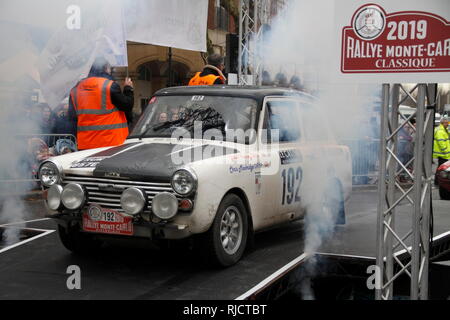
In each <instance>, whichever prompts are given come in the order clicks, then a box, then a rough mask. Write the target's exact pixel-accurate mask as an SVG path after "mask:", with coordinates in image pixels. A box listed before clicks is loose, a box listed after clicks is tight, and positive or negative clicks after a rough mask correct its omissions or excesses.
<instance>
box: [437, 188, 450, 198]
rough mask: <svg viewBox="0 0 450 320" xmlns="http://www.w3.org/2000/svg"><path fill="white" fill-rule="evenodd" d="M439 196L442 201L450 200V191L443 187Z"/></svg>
mask: <svg viewBox="0 0 450 320" xmlns="http://www.w3.org/2000/svg"><path fill="white" fill-rule="evenodd" d="M439 196H440V197H441V199H442V200H450V191H448V190H445V189H444V188H442V187H439Z"/></svg>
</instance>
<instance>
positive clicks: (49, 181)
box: [39, 161, 61, 187]
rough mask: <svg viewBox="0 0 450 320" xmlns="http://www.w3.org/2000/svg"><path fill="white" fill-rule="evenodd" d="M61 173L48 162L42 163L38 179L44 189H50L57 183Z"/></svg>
mask: <svg viewBox="0 0 450 320" xmlns="http://www.w3.org/2000/svg"><path fill="white" fill-rule="evenodd" d="M60 177H61V173H60V172H59V170H58V167H57V166H56V165H55V164H54V163H53V162H50V161H47V162H44V163H43V164H42V165H41V167H40V168H39V179H40V180H41V182H42V184H43V185H44V186H46V187H50V186H52V185H54V184H56V183H58V182H59V179H60Z"/></svg>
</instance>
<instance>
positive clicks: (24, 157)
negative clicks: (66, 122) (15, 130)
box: [0, 134, 77, 193]
mask: <svg viewBox="0 0 450 320" xmlns="http://www.w3.org/2000/svg"><path fill="white" fill-rule="evenodd" d="M61 139H65V141H64V142H63V140H62V141H60V142H59V143H58V140H61ZM68 141H71V142H68ZM10 142H11V143H10V146H11V148H10V149H9V150H2V152H4V155H2V157H5V159H8V155H9V157H10V161H9V160H8V161H6V162H5V164H6V165H4V166H2V168H0V193H24V192H27V191H29V190H33V189H37V188H39V187H40V186H39V179H38V176H37V169H38V168H39V165H40V163H41V162H42V161H45V160H46V159H48V158H50V157H52V156H56V155H60V154H59V153H58V152H57V151H58V150H57V149H58V148H59V149H61V150H64V149H65V151H68V150H71V148H73V147H75V148H74V149H75V150H72V151H76V146H77V139H76V137H75V136H74V135H72V134H17V135H14V136H13V137H12V138H11V141H10ZM61 146H62V147H61ZM69 146H70V148H69ZM64 147H66V148H64ZM61 150H59V151H61Z"/></svg>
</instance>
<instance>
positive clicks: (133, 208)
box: [120, 188, 146, 215]
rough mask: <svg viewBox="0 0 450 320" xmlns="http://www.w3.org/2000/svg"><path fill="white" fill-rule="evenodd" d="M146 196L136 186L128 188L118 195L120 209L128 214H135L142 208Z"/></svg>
mask: <svg viewBox="0 0 450 320" xmlns="http://www.w3.org/2000/svg"><path fill="white" fill-rule="evenodd" d="M145 203H146V197H145V194H144V192H143V191H141V190H140V189H138V188H128V189H126V190H125V191H124V192H123V193H122V196H121V197H120V205H121V206H122V209H123V210H124V211H125V212H126V213H127V214H129V215H136V214H138V213H139V212H141V211H142V209H144V206H145Z"/></svg>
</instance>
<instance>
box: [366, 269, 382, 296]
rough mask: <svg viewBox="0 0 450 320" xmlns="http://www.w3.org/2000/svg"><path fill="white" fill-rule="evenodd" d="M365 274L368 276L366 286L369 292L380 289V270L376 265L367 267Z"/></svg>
mask: <svg viewBox="0 0 450 320" xmlns="http://www.w3.org/2000/svg"><path fill="white" fill-rule="evenodd" d="M366 273H368V274H370V276H369V277H368V278H367V281H366V285H367V288H368V289H369V290H374V289H376V290H379V289H381V269H380V267H379V266H377V265H370V266H369V267H367V270H366Z"/></svg>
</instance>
